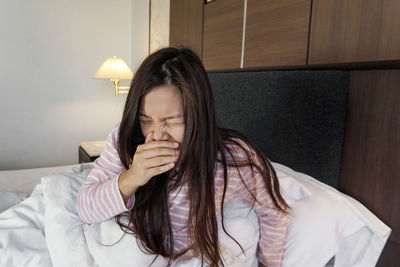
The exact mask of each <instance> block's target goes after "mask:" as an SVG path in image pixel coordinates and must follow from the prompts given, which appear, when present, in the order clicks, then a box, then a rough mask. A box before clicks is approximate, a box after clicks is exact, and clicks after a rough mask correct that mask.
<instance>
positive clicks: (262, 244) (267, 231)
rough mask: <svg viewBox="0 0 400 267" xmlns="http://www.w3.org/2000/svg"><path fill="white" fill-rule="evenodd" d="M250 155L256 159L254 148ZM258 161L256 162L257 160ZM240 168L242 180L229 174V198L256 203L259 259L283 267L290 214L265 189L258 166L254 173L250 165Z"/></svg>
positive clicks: (272, 266)
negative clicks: (277, 205) (274, 201)
mask: <svg viewBox="0 0 400 267" xmlns="http://www.w3.org/2000/svg"><path fill="white" fill-rule="evenodd" d="M245 147H246V146H245ZM251 154H252V157H253V159H254V152H253V151H252V153H251ZM245 156H246V155H245V154H244V152H243V154H240V155H239V157H240V158H242V157H245ZM255 162H256V164H257V160H256V161H255ZM239 170H240V174H241V176H242V178H243V182H242V180H241V179H240V177H239V175H233V176H234V177H230V178H232V179H229V182H228V189H229V188H234V190H229V191H231V194H230V196H229V197H228V199H229V200H231V201H243V202H245V203H247V204H248V205H250V206H251V205H253V203H254V206H253V208H254V211H255V212H256V214H257V217H258V220H259V224H260V239H259V243H258V254H257V257H258V260H259V261H260V262H261V263H262V264H264V265H265V266H268V267H278V266H281V264H282V258H283V251H284V245H285V239H286V234H287V227H288V224H289V215H287V214H284V213H282V212H281V211H279V210H277V209H276V208H275V205H274V203H273V201H272V198H271V196H270V194H269V193H268V191H267V189H266V188H265V185H264V180H263V178H262V176H261V174H260V173H259V172H258V171H257V169H255V168H253V174H254V175H253V174H252V172H251V167H250V166H246V167H241V168H240V169H239ZM236 173H237V171H236ZM236 176H237V177H236ZM246 187H247V189H249V190H247V189H246ZM249 191H250V192H251V194H253V195H254V196H255V197H256V199H257V201H256V202H254V199H253V197H252V195H251V194H250V192H249Z"/></svg>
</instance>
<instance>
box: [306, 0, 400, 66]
mask: <svg viewBox="0 0 400 267" xmlns="http://www.w3.org/2000/svg"><path fill="white" fill-rule="evenodd" d="M398 59H400V1H399V0H330V1H327V0H313V7H312V19H311V35H310V47H309V61H308V62H309V63H310V64H324V63H345V62H361V61H381V60H398Z"/></svg>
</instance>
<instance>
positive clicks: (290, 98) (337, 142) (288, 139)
mask: <svg viewBox="0 0 400 267" xmlns="http://www.w3.org/2000/svg"><path fill="white" fill-rule="evenodd" d="M208 75H209V78H210V82H211V87H212V89H213V92H214V97H215V106H216V112H217V121H218V124H219V126H221V127H225V128H232V129H235V130H238V131H240V132H242V133H243V134H245V135H246V136H247V137H249V138H250V140H252V141H253V142H254V143H256V144H257V145H258V146H259V147H260V148H261V150H262V151H263V152H264V153H265V155H266V156H267V157H268V158H269V159H270V160H272V161H274V162H278V163H281V164H284V165H287V166H289V167H291V168H292V169H294V170H296V171H300V172H304V173H307V174H309V175H311V176H313V177H315V178H317V179H319V180H320V181H322V182H324V183H327V184H329V185H331V186H333V187H335V188H337V186H338V179H339V174H340V162H341V155H342V147H343V140H344V130H345V119H346V110H347V95H348V87H349V72H348V71H336V70H333V71H331V70H329V71H327V70H322V71H314V70H313V71H310V70H304V71H257V72H256V71H253V72H211V73H209V74H208Z"/></svg>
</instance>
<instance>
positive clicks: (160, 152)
mask: <svg viewBox="0 0 400 267" xmlns="http://www.w3.org/2000/svg"><path fill="white" fill-rule="evenodd" d="M175 155H179V151H178V150H177V149H174V148H170V147H155V148H151V149H145V150H142V152H141V158H143V159H151V158H154V157H160V156H175Z"/></svg>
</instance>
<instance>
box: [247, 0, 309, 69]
mask: <svg viewBox="0 0 400 267" xmlns="http://www.w3.org/2000/svg"><path fill="white" fill-rule="evenodd" d="M310 8H311V0H280V1H276V0H248V2H247V18H246V38H245V39H246V40H245V52H244V67H269V66H290V65H305V64H306V57H307V45H308V29H309V21H310Z"/></svg>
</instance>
